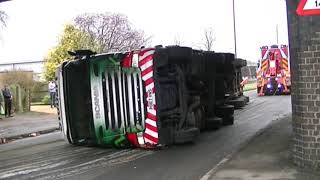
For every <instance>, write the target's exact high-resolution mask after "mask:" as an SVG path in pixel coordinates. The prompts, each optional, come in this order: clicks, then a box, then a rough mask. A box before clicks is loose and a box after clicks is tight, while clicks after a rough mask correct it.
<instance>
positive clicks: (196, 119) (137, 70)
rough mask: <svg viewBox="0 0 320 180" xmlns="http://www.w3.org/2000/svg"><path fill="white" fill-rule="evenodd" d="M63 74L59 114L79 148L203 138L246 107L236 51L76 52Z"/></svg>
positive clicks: (59, 75)
mask: <svg viewBox="0 0 320 180" xmlns="http://www.w3.org/2000/svg"><path fill="white" fill-rule="evenodd" d="M70 54H72V55H74V57H75V59H74V60H72V61H65V62H64V63H63V64H62V65H61V66H60V67H59V68H58V70H57V73H56V81H57V85H58V88H57V91H58V114H59V122H60V126H61V131H62V132H63V134H64V137H65V139H66V140H67V141H68V142H69V143H71V144H74V145H99V146H112V147H141V148H157V147H161V146H163V145H170V144H179V143H186V142H192V141H195V139H196V138H197V137H198V135H199V133H200V131H202V130H206V129H216V128H219V127H220V126H222V125H232V124H233V123H234V117H233V114H234V109H235V108H241V107H243V106H244V105H245V104H246V103H247V102H248V101H249V99H248V97H245V96H243V94H242V91H241V88H240V82H241V78H242V77H241V71H240V68H241V67H242V66H245V65H246V62H245V61H243V60H238V59H235V58H234V55H233V54H231V53H215V52H213V51H200V50H194V49H192V48H189V47H180V46H168V47H162V46H157V47H155V48H143V49H140V50H136V51H132V52H124V53H107V54H95V53H93V52H91V51H88V50H80V51H76V52H72V53H70Z"/></svg>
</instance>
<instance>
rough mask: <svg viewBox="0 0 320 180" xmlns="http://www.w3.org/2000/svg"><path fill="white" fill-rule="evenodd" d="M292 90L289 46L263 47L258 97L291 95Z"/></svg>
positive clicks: (259, 66) (258, 80)
mask: <svg viewBox="0 0 320 180" xmlns="http://www.w3.org/2000/svg"><path fill="white" fill-rule="evenodd" d="M290 88H291V81H290V67H289V58H288V46H287V45H281V46H280V48H279V46H278V45H272V46H270V47H268V46H262V47H261V59H260V60H259V62H258V69H257V93H258V95H259V96H264V95H274V94H290Z"/></svg>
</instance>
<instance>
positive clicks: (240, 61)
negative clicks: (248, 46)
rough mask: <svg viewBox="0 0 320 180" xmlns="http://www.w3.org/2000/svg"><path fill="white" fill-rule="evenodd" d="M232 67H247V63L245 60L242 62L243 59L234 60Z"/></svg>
mask: <svg viewBox="0 0 320 180" xmlns="http://www.w3.org/2000/svg"><path fill="white" fill-rule="evenodd" d="M234 66H235V67H244V66H247V61H246V60H243V59H236V60H235V61H234Z"/></svg>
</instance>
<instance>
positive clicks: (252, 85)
mask: <svg viewBox="0 0 320 180" xmlns="http://www.w3.org/2000/svg"><path fill="white" fill-rule="evenodd" d="M254 89H257V83H256V82H253V83H249V84H246V85H245V86H244V88H243V91H250V90H254Z"/></svg>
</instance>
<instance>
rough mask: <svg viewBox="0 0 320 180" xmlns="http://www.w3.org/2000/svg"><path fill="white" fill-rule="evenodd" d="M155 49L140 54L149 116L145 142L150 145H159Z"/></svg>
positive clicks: (146, 123)
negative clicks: (154, 63) (154, 67)
mask: <svg viewBox="0 0 320 180" xmlns="http://www.w3.org/2000/svg"><path fill="white" fill-rule="evenodd" d="M154 52H155V49H153V48H152V49H151V48H150V49H144V50H142V51H140V53H139V67H140V70H141V77H142V80H143V81H144V84H145V90H146V101H145V102H146V106H147V115H146V120H145V131H144V134H143V137H144V141H145V142H146V143H150V144H158V143H159V138H158V127H157V111H156V97H155V88H154V79H153V55H154Z"/></svg>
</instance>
